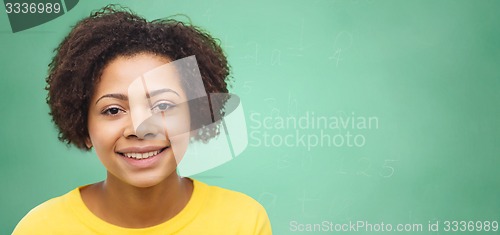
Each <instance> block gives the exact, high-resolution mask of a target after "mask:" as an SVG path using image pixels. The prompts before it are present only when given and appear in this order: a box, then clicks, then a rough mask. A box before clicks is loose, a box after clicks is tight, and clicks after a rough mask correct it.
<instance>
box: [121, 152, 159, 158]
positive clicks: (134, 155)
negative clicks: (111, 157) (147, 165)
mask: <svg viewBox="0 0 500 235" xmlns="http://www.w3.org/2000/svg"><path fill="white" fill-rule="evenodd" d="M158 153H160V150H156V151H152V152H147V153H123V155H125V156H126V157H128V158H135V159H145V158H149V157H152V156H155V155H156V154H158Z"/></svg>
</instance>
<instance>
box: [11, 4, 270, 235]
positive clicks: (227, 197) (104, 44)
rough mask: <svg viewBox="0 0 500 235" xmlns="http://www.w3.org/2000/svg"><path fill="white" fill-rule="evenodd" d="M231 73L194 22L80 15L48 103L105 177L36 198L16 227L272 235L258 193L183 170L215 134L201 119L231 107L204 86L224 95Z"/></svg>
mask: <svg viewBox="0 0 500 235" xmlns="http://www.w3.org/2000/svg"><path fill="white" fill-rule="evenodd" d="M196 61H197V63H196ZM228 75H229V66H228V64H227V61H226V57H225V55H224V53H223V51H222V49H221V48H220V46H219V45H218V44H217V43H216V42H215V40H214V39H213V38H212V37H211V36H210V35H208V34H207V33H205V32H203V31H201V30H200V29H198V28H196V27H194V26H191V25H187V24H184V23H181V22H177V21H174V20H157V21H152V22H147V21H146V20H144V19H143V18H141V17H139V16H137V15H135V14H133V13H131V12H130V11H128V10H123V9H116V7H114V6H108V7H105V8H103V9H101V10H100V11H98V12H96V13H93V14H92V15H91V16H90V17H88V18H85V19H83V20H81V21H80V22H78V23H77V24H76V25H75V27H74V28H73V29H72V31H71V32H70V33H69V35H68V36H67V37H66V38H65V39H64V40H63V41H62V43H61V44H60V45H59V46H58V48H57V49H56V55H55V57H54V58H53V60H52V62H51V64H50V68H49V76H48V77H47V90H48V97H47V103H48V104H49V106H50V110H51V113H50V114H51V115H52V118H53V121H54V123H55V124H56V126H57V127H58V129H59V139H60V140H62V141H65V142H67V143H68V144H73V145H75V146H76V147H78V148H80V149H83V150H90V149H94V150H95V152H96V154H97V156H98V157H99V159H100V160H101V162H102V164H103V165H104V167H105V168H106V170H107V177H106V179H105V180H104V181H102V182H98V183H94V184H90V185H86V186H82V187H78V188H76V189H74V190H72V191H70V192H69V193H67V194H65V195H63V196H60V197H57V198H53V199H51V200H49V201H47V202H45V203H42V204H41V205H39V206H37V207H36V208H34V209H33V210H31V211H30V212H29V213H28V214H27V215H26V216H25V217H24V218H23V219H22V220H21V222H19V224H18V225H17V227H16V228H15V230H14V233H13V234H15V235H19V234H30V235H33V234H162V235H163V234H271V226H270V223H269V219H268V217H267V214H266V212H265V210H264V208H263V207H262V206H261V205H260V204H259V203H258V202H256V201H255V200H253V199H251V198H250V197H248V196H246V195H244V194H241V193H238V192H234V191H230V190H226V189H222V188H219V187H215V186H208V185H206V184H204V183H202V182H199V181H197V180H194V179H190V178H183V177H180V176H179V175H177V172H176V167H177V164H178V163H179V161H180V160H181V159H182V155H183V154H184V153H185V152H186V149H187V148H188V145H189V142H190V141H203V142H209V140H210V139H211V138H214V137H215V136H216V135H217V133H218V130H219V129H218V127H217V126H214V125H209V124H210V123H207V122H206V121H200V120H205V119H204V118H200V117H201V116H207V115H206V113H207V112H209V115H208V116H209V117H212V118H211V119H210V120H212V121H213V117H214V116H218V115H219V116H220V115H221V113H223V112H224V110H223V108H222V105H212V103H210V105H208V101H206V100H205V101H203V100H204V99H203V95H202V94H208V96H209V94H213V93H227V92H228V90H227V79H228ZM196 78H199V79H200V80H201V81H196ZM197 84H201V87H202V88H201V90H200V89H197V87H198V88H199V86H197ZM200 98H201V99H200ZM200 100H201V101H200ZM220 102H221V103H224V100H220ZM214 107H220V108H214ZM207 110H208V111H207ZM193 130H195V131H193ZM205 154H207V155H209V154H210V153H205Z"/></svg>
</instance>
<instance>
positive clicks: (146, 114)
mask: <svg viewBox="0 0 500 235" xmlns="http://www.w3.org/2000/svg"><path fill="white" fill-rule="evenodd" d="M129 115H130V116H129V117H130V118H129V123H128V124H127V127H126V128H125V129H124V133H123V136H124V137H126V138H134V137H135V138H138V139H148V140H151V139H166V133H165V132H166V129H165V128H163V122H164V121H163V118H162V117H161V115H158V114H155V115H153V114H152V113H151V111H150V109H146V108H144V109H139V108H136V109H131V110H130V111H129Z"/></svg>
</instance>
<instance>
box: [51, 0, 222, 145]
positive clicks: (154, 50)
mask: <svg viewBox="0 0 500 235" xmlns="http://www.w3.org/2000/svg"><path fill="white" fill-rule="evenodd" d="M54 52H55V53H56V55H55V56H54V57H53V58H52V61H51V63H50V64H49V74H48V77H47V78H46V82H47V86H46V90H47V91H48V95H47V104H48V105H49V107H50V115H51V116H52V120H53V122H54V124H55V125H56V126H57V128H58V130H59V136H58V138H59V140H61V141H62V142H65V143H67V144H68V145H70V144H73V145H75V146H76V147H78V148H79V149H82V150H89V147H88V146H86V144H85V143H86V140H87V139H88V138H89V133H88V126H87V116H88V109H89V102H90V99H91V97H92V95H93V91H94V87H95V85H96V84H97V83H98V82H99V79H100V76H101V74H102V71H103V69H104V67H105V66H106V65H107V63H109V62H110V61H112V60H113V59H115V58H116V57H118V56H133V55H137V54H140V53H151V54H155V55H160V56H164V57H166V58H167V59H169V60H171V61H175V60H177V59H182V58H185V57H188V56H191V55H195V56H196V59H197V61H198V66H199V72H200V74H201V77H202V80H203V84H204V87H205V91H206V93H207V94H211V93H228V90H227V86H228V83H229V74H230V68H229V65H228V63H227V59H226V56H225V54H224V52H223V50H222V49H221V47H220V45H219V43H218V42H217V41H216V40H215V39H214V38H212V37H211V36H210V35H209V34H208V33H206V32H204V31H203V30H201V29H200V28H198V27H195V26H192V25H191V24H187V23H183V22H180V21H177V20H173V19H159V20H154V21H149V22H148V21H146V20H145V19H144V18H142V17H140V16H138V15H136V14H135V13H133V12H131V11H130V10H129V9H127V8H123V7H121V6H116V5H108V6H106V7H104V8H102V9H100V10H98V11H96V12H93V13H92V14H91V15H90V16H89V17H87V18H84V19H82V20H81V21H79V22H78V23H77V24H76V25H75V26H74V27H73V28H72V30H71V32H70V33H69V34H68V35H67V36H66V37H65V38H64V40H63V41H62V42H61V43H60V44H59V46H58V47H57V48H56V49H55V50H54ZM182 82H183V83H186V81H182ZM207 102H208V101H207ZM224 102H225V100H223V101H221V103H224ZM211 105H212V107H213V106H214V104H211ZM204 106H205V107H206V108H208V105H204ZM215 106H216V107H219V110H214V111H212V110H208V112H210V113H211V115H212V117H213V116H214V113H213V112H219V113H223V112H224V111H223V105H220V104H219V105H215ZM199 111H200V110H199V107H198V108H197V107H190V112H191V116H192V117H193V116H196V113H194V114H193V112H199ZM205 111H207V110H205ZM215 115H216V114H215ZM204 128H205V130H203V131H200V132H199V133H198V135H197V136H194V137H193V138H194V139H197V140H202V141H204V142H206V141H207V140H209V139H210V138H211V137H213V136H215V135H217V134H218V131H219V130H218V128H217V127H215V128H214V127H211V128H208V127H207V126H204Z"/></svg>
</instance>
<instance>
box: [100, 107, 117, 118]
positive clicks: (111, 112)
mask: <svg viewBox="0 0 500 235" xmlns="http://www.w3.org/2000/svg"><path fill="white" fill-rule="evenodd" d="M121 111H122V110H121V109H120V108H117V107H111V108H107V109H105V110H104V111H103V112H102V114H104V115H109V116H114V115H117V114H118V113H120V112H121Z"/></svg>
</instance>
